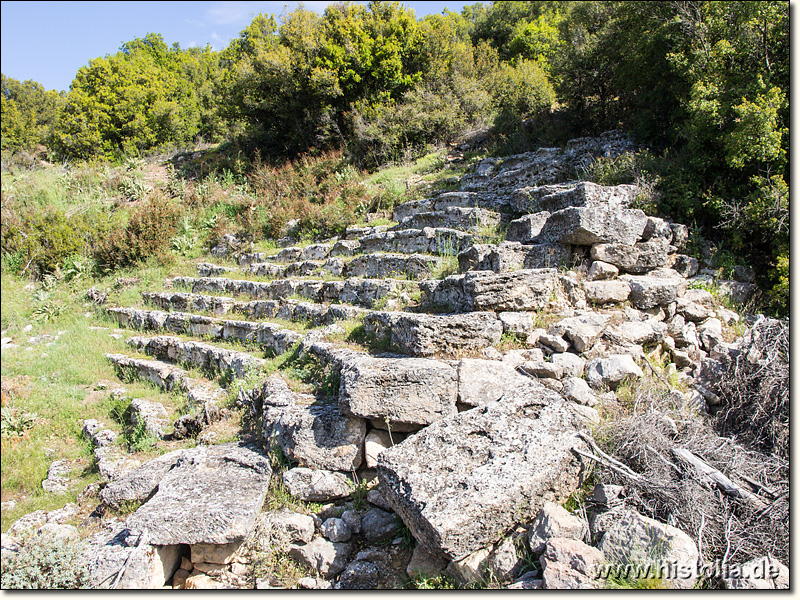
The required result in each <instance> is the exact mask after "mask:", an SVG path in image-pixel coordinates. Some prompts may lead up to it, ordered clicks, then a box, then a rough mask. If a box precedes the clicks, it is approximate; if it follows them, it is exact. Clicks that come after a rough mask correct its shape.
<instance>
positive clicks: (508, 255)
mask: <svg viewBox="0 0 800 600" xmlns="http://www.w3.org/2000/svg"><path fill="white" fill-rule="evenodd" d="M582 258H583V253H582V252H575V251H573V249H572V248H571V247H569V246H565V245H563V244H522V243H520V242H502V243H500V244H474V245H472V246H470V247H469V248H467V249H466V250H464V251H463V252H461V253H460V254H459V255H458V270H459V272H461V273H466V272H467V271H494V272H495V273H509V272H511V271H518V270H520V269H548V268H551V267H554V268H558V267H561V266H564V265H570V264H573V262H576V261H579V260H580V259H582Z"/></svg>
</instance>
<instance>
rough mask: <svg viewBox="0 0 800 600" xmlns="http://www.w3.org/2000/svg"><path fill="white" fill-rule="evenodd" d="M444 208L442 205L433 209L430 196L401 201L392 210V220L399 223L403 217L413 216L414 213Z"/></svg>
mask: <svg viewBox="0 0 800 600" xmlns="http://www.w3.org/2000/svg"><path fill="white" fill-rule="evenodd" d="M445 208H446V207H445V206H443V207H441V208H439V209H435V208H434V207H433V201H432V200H431V199H430V198H426V199H424V200H412V201H411V202H403V204H400V205H398V206H395V207H394V210H393V211H392V220H393V221H397V222H398V223H401V222H402V221H403V220H404V219H407V218H409V217H413V216H414V215H416V214H419V213H426V212H432V211H433V210H444V209H445Z"/></svg>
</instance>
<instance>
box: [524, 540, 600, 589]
mask: <svg viewBox="0 0 800 600" xmlns="http://www.w3.org/2000/svg"><path fill="white" fill-rule="evenodd" d="M604 559H605V557H604V555H603V553H602V552H601V551H600V550H598V549H597V548H592V547H591V546H588V545H586V544H584V543H583V542H581V541H579V540H575V539H568V538H561V537H553V538H550V539H549V540H548V541H547V544H546V545H545V548H544V552H543V554H542V556H541V557H540V558H539V562H540V563H541V565H542V580H543V587H544V589H546V590H564V589H578V590H585V589H597V588H601V587H603V583H604V582H603V581H601V580H598V579H595V577H594V576H595V573H596V567H597V565H598V564H601V563H602V562H604Z"/></svg>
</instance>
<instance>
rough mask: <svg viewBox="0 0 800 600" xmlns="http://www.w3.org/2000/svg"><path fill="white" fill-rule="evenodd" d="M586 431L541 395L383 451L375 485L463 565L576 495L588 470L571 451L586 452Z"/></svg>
mask: <svg viewBox="0 0 800 600" xmlns="http://www.w3.org/2000/svg"><path fill="white" fill-rule="evenodd" d="M579 427H580V425H579V424H578V421H577V419H576V417H575V416H574V415H573V413H572V412H571V411H570V410H569V408H568V407H567V403H566V402H565V401H564V400H563V399H562V398H561V397H560V396H558V395H557V394H555V393H553V392H550V391H549V390H547V389H545V388H543V387H539V386H536V387H533V388H529V389H527V390H525V392H524V393H510V394H506V396H504V397H503V398H501V399H500V401H498V402H495V403H492V404H488V405H486V406H482V407H478V408H475V409H472V410H468V411H466V412H462V413H459V414H457V415H454V416H452V417H450V418H448V419H444V420H441V421H438V422H436V423H434V424H432V425H430V426H429V427H427V428H426V429H424V430H422V431H421V432H419V433H417V434H416V435H414V436H412V437H410V438H408V439H407V440H405V441H404V442H403V443H401V444H398V445H397V446H394V447H393V448H390V449H389V450H386V451H385V452H383V453H382V454H381V457H380V459H379V461H378V478H379V480H380V482H381V486H382V488H383V490H384V495H385V497H386V499H387V501H388V502H389V504H391V505H392V507H393V508H394V510H395V511H396V512H397V513H398V514H399V515H400V516H401V518H402V519H403V521H404V522H405V524H406V525H407V526H408V527H409V528H410V529H411V531H412V533H413V534H414V537H415V538H416V539H417V541H418V542H419V543H421V544H423V545H424V546H426V547H427V548H428V549H429V550H431V551H441V552H444V553H446V554H447V555H448V556H449V557H450V558H453V559H460V558H462V557H464V556H466V555H468V554H470V553H472V552H474V551H476V550H478V549H480V548H484V547H486V546H488V545H489V544H491V543H493V542H495V541H497V540H498V539H499V538H500V537H501V536H502V535H503V534H504V533H505V532H506V531H508V529H509V528H510V527H511V526H512V525H513V524H514V523H515V522H517V521H518V519H520V518H523V519H524V518H525V517H526V516H527V515H529V516H533V514H535V513H536V512H537V511H538V510H539V508H541V506H542V505H543V503H544V502H545V501H548V500H549V501H555V502H558V501H562V500H563V499H564V498H566V497H567V496H569V494H570V493H572V492H573V491H574V490H575V489H576V488H577V486H578V485H579V484H580V480H581V477H582V476H583V467H582V462H581V459H580V457H579V456H578V455H577V454H576V453H574V452H572V450H571V449H572V448H573V447H578V446H579V447H581V448H582V449H583V446H582V442H581V441H580V439H579V438H577V437H576V431H577V429H578V428H579ZM420 457H425V460H420Z"/></svg>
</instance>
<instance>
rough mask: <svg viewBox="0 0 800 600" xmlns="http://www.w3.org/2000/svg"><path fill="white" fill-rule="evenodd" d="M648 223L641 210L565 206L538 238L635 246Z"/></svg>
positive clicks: (552, 218) (573, 242) (564, 241)
mask: <svg viewBox="0 0 800 600" xmlns="http://www.w3.org/2000/svg"><path fill="white" fill-rule="evenodd" d="M646 225H647V216H646V215H645V214H644V213H643V212H642V211H641V210H638V209H611V208H608V207H605V206H592V207H581V208H565V209H563V210H559V211H556V212H554V213H552V214H551V215H550V217H549V218H548V219H547V222H546V223H545V225H544V227H542V230H541V232H540V233H539V235H538V236H537V237H536V238H535V240H534V241H537V242H541V243H555V242H560V243H562V244H574V245H577V246H592V245H594V244H603V243H612V242H616V243H621V244H628V245H633V244H635V243H636V242H638V241H639V240H640V239H641V237H642V233H643V232H644V228H645V226H646Z"/></svg>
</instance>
